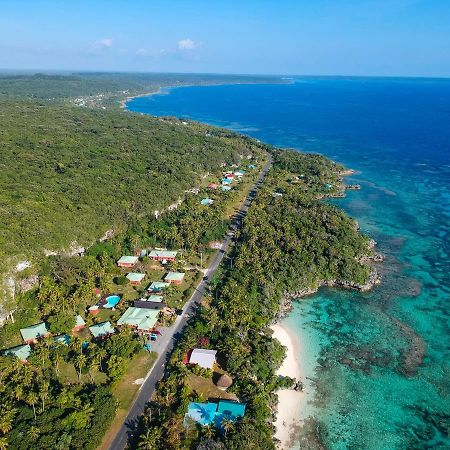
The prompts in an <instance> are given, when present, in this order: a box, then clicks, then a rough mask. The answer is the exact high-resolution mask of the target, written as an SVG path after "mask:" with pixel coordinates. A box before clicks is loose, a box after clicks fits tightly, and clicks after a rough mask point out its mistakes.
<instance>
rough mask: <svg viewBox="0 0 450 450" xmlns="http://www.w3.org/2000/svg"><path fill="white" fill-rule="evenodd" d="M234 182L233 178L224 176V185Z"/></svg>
mask: <svg viewBox="0 0 450 450" xmlns="http://www.w3.org/2000/svg"><path fill="white" fill-rule="evenodd" d="M232 182H233V180H230V179H228V178H224V179H223V180H222V185H224V186H226V185H229V184H231V183H232Z"/></svg>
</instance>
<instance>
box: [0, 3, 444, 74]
mask: <svg viewBox="0 0 450 450" xmlns="http://www.w3.org/2000/svg"><path fill="white" fill-rule="evenodd" d="M0 69H12V70H15V69H20V70H31V71H37V70H39V71H49V70H57V71H58V70H67V71H125V72H126V71H135V72H136V71H137V72H196V73H235V74H245V73H248V74H286V75H288V74H292V75H362V76H364V75H367V76H370V75H372V76H437V77H439V76H441V77H449V76H450V0H271V1H269V0H240V1H234V0H228V1H222V0H169V1H167V0H166V1H159V0H131V1H130V0H128V1H126V0H77V1H74V0H64V1H62V0H58V1H56V0H0Z"/></svg>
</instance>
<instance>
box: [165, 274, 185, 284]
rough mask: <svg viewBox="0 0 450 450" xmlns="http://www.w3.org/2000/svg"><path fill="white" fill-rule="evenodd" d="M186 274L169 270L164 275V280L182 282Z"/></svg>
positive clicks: (174, 282)
mask: <svg viewBox="0 0 450 450" xmlns="http://www.w3.org/2000/svg"><path fill="white" fill-rule="evenodd" d="M184 275H185V273H184V272H169V273H168V274H167V275H166V276H165V277H164V281H165V282H166V283H171V284H181V283H182V282H183V280H184Z"/></svg>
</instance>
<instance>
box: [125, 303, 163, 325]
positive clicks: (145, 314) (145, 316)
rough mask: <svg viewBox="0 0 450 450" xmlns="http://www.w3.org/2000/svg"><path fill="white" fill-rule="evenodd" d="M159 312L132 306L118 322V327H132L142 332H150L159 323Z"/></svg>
mask: <svg viewBox="0 0 450 450" xmlns="http://www.w3.org/2000/svg"><path fill="white" fill-rule="evenodd" d="M158 315H159V311H158V310H154V309H143V308H136V307H134V306H130V307H129V308H128V309H127V310H126V311H125V312H124V313H123V315H122V317H121V318H120V319H119V320H118V321H117V325H130V326H133V327H137V328H138V329H140V330H146V331H150V330H151V329H152V328H153V327H154V326H155V324H156V322H157V321H158Z"/></svg>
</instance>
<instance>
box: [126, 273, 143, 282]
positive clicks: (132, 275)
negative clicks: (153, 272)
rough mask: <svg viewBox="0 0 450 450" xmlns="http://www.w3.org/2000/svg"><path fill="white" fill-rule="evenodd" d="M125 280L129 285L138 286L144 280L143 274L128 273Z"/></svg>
mask: <svg viewBox="0 0 450 450" xmlns="http://www.w3.org/2000/svg"><path fill="white" fill-rule="evenodd" d="M127 278H128V279H129V280H130V283H131V284H139V283H140V282H141V281H142V280H143V279H144V278H145V273H137V272H130V273H129V274H128V275H127Z"/></svg>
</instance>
